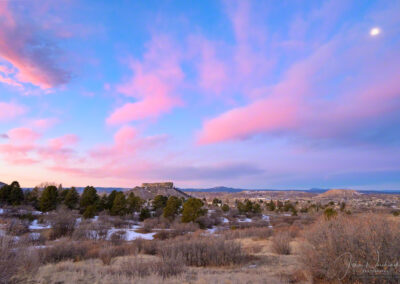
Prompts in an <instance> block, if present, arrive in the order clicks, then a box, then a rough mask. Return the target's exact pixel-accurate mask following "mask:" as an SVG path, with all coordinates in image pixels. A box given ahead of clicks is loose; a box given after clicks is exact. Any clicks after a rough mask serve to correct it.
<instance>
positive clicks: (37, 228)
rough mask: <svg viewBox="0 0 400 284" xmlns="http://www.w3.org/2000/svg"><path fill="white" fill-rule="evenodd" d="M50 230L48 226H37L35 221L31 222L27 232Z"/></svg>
mask: <svg viewBox="0 0 400 284" xmlns="http://www.w3.org/2000/svg"><path fill="white" fill-rule="evenodd" d="M50 228H51V226H50V225H44V224H39V223H38V221H37V220H33V222H32V224H30V225H29V230H43V229H50Z"/></svg>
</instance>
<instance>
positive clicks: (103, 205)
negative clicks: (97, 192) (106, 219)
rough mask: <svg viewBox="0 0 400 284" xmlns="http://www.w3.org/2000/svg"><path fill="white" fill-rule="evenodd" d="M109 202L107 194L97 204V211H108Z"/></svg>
mask: <svg viewBox="0 0 400 284" xmlns="http://www.w3.org/2000/svg"><path fill="white" fill-rule="evenodd" d="M107 201H108V196H107V194H103V195H102V196H101V198H100V199H99V201H98V202H97V211H99V212H100V211H103V210H105V209H107Z"/></svg>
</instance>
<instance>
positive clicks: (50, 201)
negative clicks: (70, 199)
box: [39, 185, 57, 212]
mask: <svg viewBox="0 0 400 284" xmlns="http://www.w3.org/2000/svg"><path fill="white" fill-rule="evenodd" d="M56 207H57V187H55V186H54V185H49V186H47V187H46V188H45V189H44V190H43V192H42V195H41V196H40V199H39V208H40V211H42V212H48V211H51V210H54V209H56Z"/></svg>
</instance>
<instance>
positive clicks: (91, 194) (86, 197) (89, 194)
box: [79, 186, 99, 212]
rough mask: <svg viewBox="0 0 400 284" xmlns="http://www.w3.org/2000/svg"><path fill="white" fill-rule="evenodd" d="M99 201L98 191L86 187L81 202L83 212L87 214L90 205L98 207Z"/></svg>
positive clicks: (91, 187)
mask: <svg viewBox="0 0 400 284" xmlns="http://www.w3.org/2000/svg"><path fill="white" fill-rule="evenodd" d="M98 200H99V196H98V195H97V190H96V189H95V188H94V187H93V186H87V187H85V189H84V190H83V193H82V195H81V200H80V202H79V207H80V209H81V212H85V210H86V207H88V206H90V205H94V206H96V203H97V202H98Z"/></svg>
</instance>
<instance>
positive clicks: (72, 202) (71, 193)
mask: <svg viewBox="0 0 400 284" xmlns="http://www.w3.org/2000/svg"><path fill="white" fill-rule="evenodd" d="M78 202H79V193H78V192H77V191H76V189H75V187H71V189H68V190H67V194H66V195H65V198H64V204H65V206H67V207H68V208H69V209H75V208H76V207H77V206H78Z"/></svg>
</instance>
